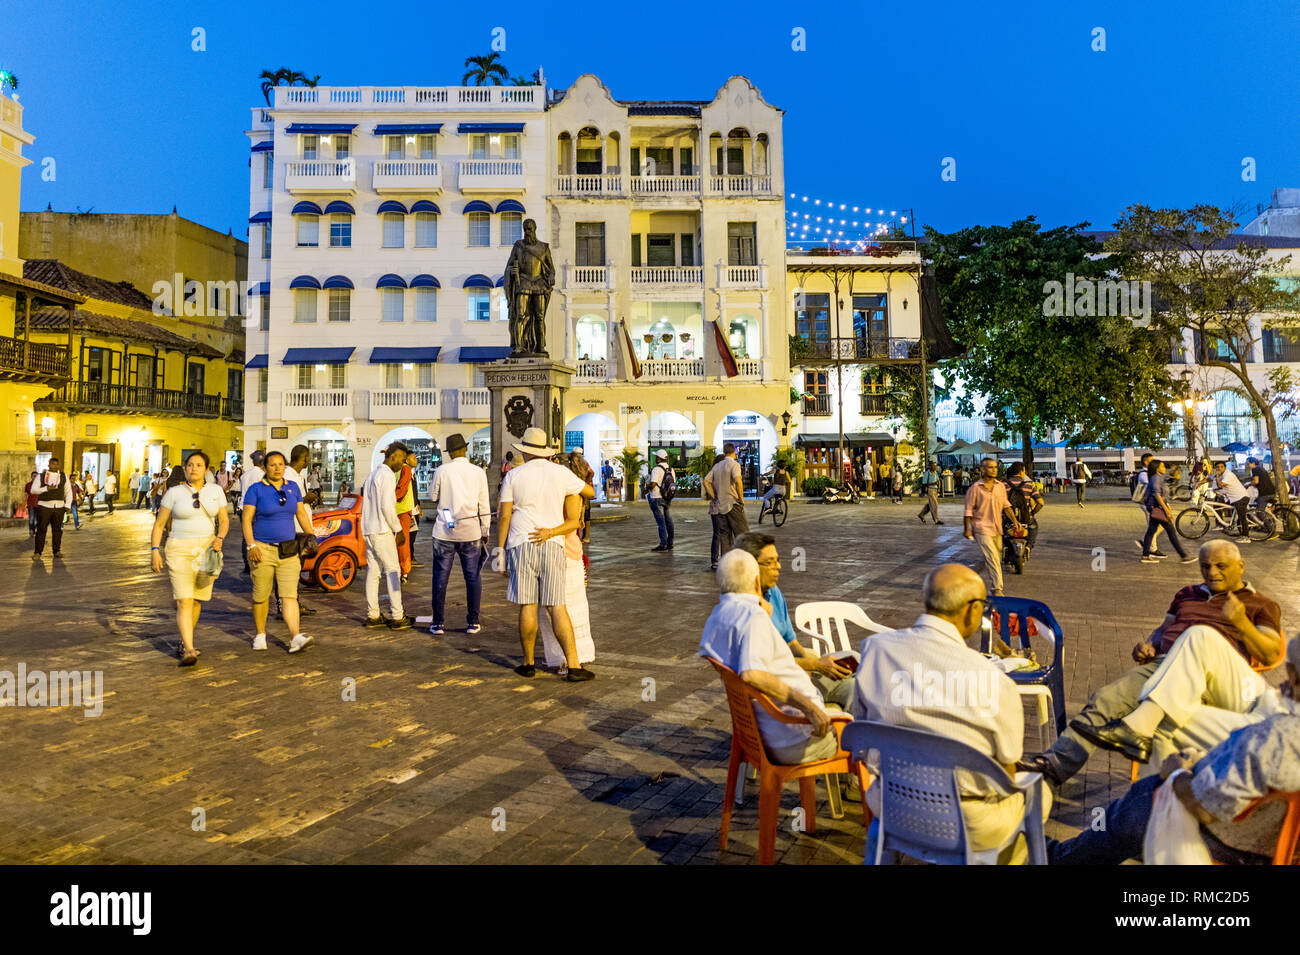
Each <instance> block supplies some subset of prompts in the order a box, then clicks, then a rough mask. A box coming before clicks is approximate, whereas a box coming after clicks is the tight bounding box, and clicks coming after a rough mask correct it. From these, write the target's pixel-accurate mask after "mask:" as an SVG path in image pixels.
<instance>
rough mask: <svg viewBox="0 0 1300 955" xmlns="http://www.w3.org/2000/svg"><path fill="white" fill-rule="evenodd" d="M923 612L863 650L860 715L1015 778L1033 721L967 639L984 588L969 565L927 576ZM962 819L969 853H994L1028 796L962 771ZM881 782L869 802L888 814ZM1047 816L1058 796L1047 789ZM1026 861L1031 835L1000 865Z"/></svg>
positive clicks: (857, 698) (857, 697) (975, 629)
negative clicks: (1002, 790) (952, 746)
mask: <svg viewBox="0 0 1300 955" xmlns="http://www.w3.org/2000/svg"><path fill="white" fill-rule="evenodd" d="M924 594H925V613H923V614H922V615H921V616H920V617H918V618H917V621H916V623H915V624H914V625H913V626H912V627H910V628H908V629H905V630H889V631H886V632H884V633H877V634H873V635H872V636H869V637H867V638H866V640H864V641H863V642H862V661H861V663H860V664H859V665H858V672H857V676H856V677H855V682H856V684H857V686H856V690H855V694H854V704H853V711H854V713H856V714H857V715H858V716H859V718H861V719H866V720H876V721H879V722H882V723H889V724H890V725H893V726H902V727H905V728H907V729H917V730H924V731H926V732H927V733H934V734H936V735H938V736H946V737H948V738H949V739H955V740H957V741H958V742H961V743H965V744H966V745H968V746H970V747H972V748H974V749H976V750H979V751H980V752H981V753H983V754H984V755H986V756H988V757H990V758H991V759H993V760H995V761H996V762H998V763H1000V764H1001V765H1002V766H1003V767H1004V768H1005V769H1006V771H1007V773H1008V774H1009V775H1011V776H1013V777H1014V776H1015V775H1016V767H1015V764H1016V761H1017V760H1019V759H1020V757H1021V754H1022V749H1023V744H1024V735H1025V718H1024V711H1023V708H1022V706H1021V702H1020V694H1019V693H1018V692H1017V690H1016V685H1015V683H1013V682H1012V681H1011V678H1010V677H1008V676H1007V675H1006V674H1005V673H1003V672H1002V670H1000V669H999V668H998V667H997V666H996V665H994V664H993V663H992V662H991V661H990V660H988V659H986V658H985V657H984V656H983V654H981V653H979V652H977V651H975V650H972V649H971V648H970V647H968V646H967V645H966V641H967V640H969V639H970V638H971V637H973V636H975V634H977V633H979V630H980V625H981V623H982V621H983V617H984V608H985V606H986V604H987V601H986V599H985V594H986V590H985V588H984V582H983V581H982V580H981V579H980V577H979V575H978V574H976V573H975V572H974V571H973V570H971V569H970V568H969V567H966V566H965V565H963V564H943V565H941V566H939V567H937V568H935V569H934V570H932V571H931V572H930V573H929V574H928V575H927V576H926V578H925V585H924ZM957 779H958V785H959V787H960V789H961V793H962V815H963V817H964V818H965V820H966V832H967V836H968V837H969V839H970V844H971V848H972V849H973V850H976V851H979V850H984V849H996V848H997V847H998V846H1000V845H1001V844H1002V843H1003V842H1004V841H1006V839H1007V837H1008V836H1009V835H1010V833H1011V832H1012V831H1014V830H1015V828H1016V826H1017V825H1018V824H1019V823H1020V820H1021V819H1022V818H1023V817H1024V797H1023V796H1021V795H1019V794H1016V795H1014V796H1007V797H1002V796H999V795H998V794H997V792H996V790H994V789H993V788H992V786H991V785H990V784H989V783H988V781H987V780H985V779H983V778H981V777H979V776H978V775H975V774H971V773H966V772H959V773H958V777H957ZM877 786H878V784H873V785H872V787H871V789H870V790H868V792H867V804H868V805H869V806H870V807H871V809H872V810H873V811H876V812H878V811H879V808H880V804H879V793H878V791H877ZM1042 797H1043V818H1044V819H1046V818H1047V814H1048V812H1049V811H1050V809H1051V793H1050V791H1048V789H1047V787H1046V786H1043V791H1042ZM1027 855H1028V852H1027V849H1026V847H1025V841H1024V838H1023V836H1022V837H1020V838H1018V839H1017V840H1016V841H1015V842H1014V843H1013V844H1012V845H1011V846H1009V847H1008V848H1007V849H1006V850H1005V851H1004V852H1003V853H1002V855H1001V856H1000V857H999V859H998V861H999V863H1000V864H1003V865H1008V864H1010V865H1017V864H1020V863H1022V862H1023V861H1024V859H1025V858H1026V856H1027Z"/></svg>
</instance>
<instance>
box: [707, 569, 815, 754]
mask: <svg viewBox="0 0 1300 955" xmlns="http://www.w3.org/2000/svg"><path fill="white" fill-rule="evenodd" d="M717 573H718V586H719V588H720V589H721V590H722V596H721V597H720V598H719V600H718V605H717V606H716V607H714V608H713V613H711V614H709V619H708V622H707V623H705V625H704V636H703V637H701V638H700V656H702V657H712V658H713V659H715V660H717V661H718V662H719V663H722V664H724V665H725V666H728V667H730V668H731V669H732V670H734V671H735V672H736V673H738V674H740V678H741V679H742V680H744V681H745V682H746V683H748V684H749V685H750V686H752V687H753V688H754V689H756V690H759V691H760V692H762V693H766V694H767V696H768V697H769V698H770V699H771V700H772V702H773V703H775V704H776V705H777V706H779V707H780V708H781V709H782V710H784V711H785V712H787V713H789V714H790V715H791V716H798V715H800V714H802V715H804V716H805V717H807V718H808V722H807V723H782V722H780V721H778V720H775V719H773V718H772V717H771V716H769V715H768V714H766V713H764V712H763V711H762V710H758V709H756V710H755V716H756V717H757V718H758V733H759V736H761V737H762V739H763V743H764V745H766V746H767V752H768V754H769V755H770V756H771V757H772V761H773V762H775V763H781V764H783V765H795V764H797V763H812V762H816V761H817V760H819V759H827V758H829V757H831V756H833V755H835V752H836V751H837V750H838V749H839V742H838V740H837V738H836V734H835V733H833V732H831V723H830V718H829V717H828V716H827V714H826V711H825V710H824V709H822V697H821V694H820V693H818V692H817V688H816V687H814V686H813V684H812V681H811V680H810V679H809V678H808V672H807V671H806V670H804V669H802V668H801V667H800V666H799V665H798V664H797V663H796V662H795V659H794V654H793V653H791V652H790V648H789V647H788V646H787V645H786V642H785V641H784V640H782V639H781V635H780V634H779V633H777V632H776V627H774V626H773V625H772V618H771V612H772V608H771V605H769V604H768V603H767V601H765V600H763V598H762V597H761V596H760V595H759V591H760V586H759V571H758V562H757V561H755V560H754V558H753V557H752V556H751V555H750V554H748V553H747V552H745V551H743V550H729V551H727V552H726V553H725V554H723V555H722V557H721V558H720V559H719V560H718V571H717Z"/></svg>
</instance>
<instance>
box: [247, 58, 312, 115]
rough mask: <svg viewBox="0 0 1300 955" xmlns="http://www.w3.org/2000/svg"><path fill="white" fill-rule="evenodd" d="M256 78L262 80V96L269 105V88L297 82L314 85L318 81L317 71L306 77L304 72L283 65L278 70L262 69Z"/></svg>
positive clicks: (294, 84) (291, 84)
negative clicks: (313, 74)
mask: <svg viewBox="0 0 1300 955" xmlns="http://www.w3.org/2000/svg"><path fill="white" fill-rule="evenodd" d="M258 78H259V79H260V80H261V81H262V96H263V97H264V98H265V99H266V105H267V106H270V105H271V90H273V89H275V88H276V87H277V86H296V85H297V84H299V83H301V84H302V85H303V86H315V85H316V84H317V83H319V82H320V74H319V73H317V74H316V75H315V76H313V77H308V76H307V74H306V73H300V72H298V71H297V70H289V69H285V68H283V67H281V68H280V69H278V70H263V71H262V75H261V76H260V77H258Z"/></svg>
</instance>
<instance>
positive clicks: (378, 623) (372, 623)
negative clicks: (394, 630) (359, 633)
mask: <svg viewBox="0 0 1300 955" xmlns="http://www.w3.org/2000/svg"><path fill="white" fill-rule="evenodd" d="M362 626H364V627H365V628H366V629H367V630H378V629H379V628H380V627H386V626H388V621H387V620H385V619H384V618H383V617H366V622H365V623H364V624H362Z"/></svg>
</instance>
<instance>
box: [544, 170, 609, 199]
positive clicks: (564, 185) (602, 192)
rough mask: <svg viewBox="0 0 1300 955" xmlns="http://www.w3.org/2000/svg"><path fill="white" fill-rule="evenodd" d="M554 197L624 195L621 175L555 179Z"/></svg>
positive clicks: (567, 176) (559, 177) (558, 177)
mask: <svg viewBox="0 0 1300 955" xmlns="http://www.w3.org/2000/svg"><path fill="white" fill-rule="evenodd" d="M553 194H554V195H556V196H563V197H566V198H578V199H581V198H585V197H588V196H621V195H623V177H622V176H620V175H617V174H615V175H574V176H570V175H561V176H556V177H555V189H554V193H553Z"/></svg>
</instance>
